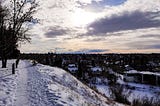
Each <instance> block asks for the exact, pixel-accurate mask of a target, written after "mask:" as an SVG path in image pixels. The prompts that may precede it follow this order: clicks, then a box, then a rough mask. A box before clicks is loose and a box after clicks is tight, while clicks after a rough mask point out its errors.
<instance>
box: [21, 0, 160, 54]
mask: <svg viewBox="0 0 160 106" xmlns="http://www.w3.org/2000/svg"><path fill="white" fill-rule="evenodd" d="M39 3H40V7H39V8H40V9H39V11H38V12H37V13H36V14H35V17H37V18H39V19H40V23H39V24H35V25H34V26H33V27H32V30H31V34H32V35H33V36H32V41H31V44H25V45H22V46H21V47H20V50H21V51H22V52H43V53H44V52H51V51H52V52H54V51H55V50H56V51H57V52H60V53H62V52H67V53H68V52H73V53H82V52H85V53H93V52H94V53H111V52H114V53H134V52H138V53H139V52H141V53H152V52H160V0H39Z"/></svg>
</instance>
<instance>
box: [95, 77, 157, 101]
mask: <svg viewBox="0 0 160 106" xmlns="http://www.w3.org/2000/svg"><path fill="white" fill-rule="evenodd" d="M117 82H118V83H119V84H123V85H126V86H128V90H130V91H131V94H130V96H129V98H128V100H129V101H130V102H132V101H133V100H134V99H143V98H144V97H148V98H152V97H153V98H155V99H156V97H157V96H159V95H160V87H157V86H152V85H146V84H137V83H130V82H129V83H127V82H124V81H123V80H121V79H118V81H117ZM95 86H96V88H97V90H98V91H99V92H100V93H102V94H105V96H107V97H109V98H111V96H110V94H111V91H110V90H109V85H107V84H96V85H95Z"/></svg>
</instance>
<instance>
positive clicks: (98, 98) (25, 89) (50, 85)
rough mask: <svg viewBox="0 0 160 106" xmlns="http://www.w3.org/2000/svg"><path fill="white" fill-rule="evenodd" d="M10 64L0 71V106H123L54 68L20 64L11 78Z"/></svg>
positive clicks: (26, 61)
mask: <svg viewBox="0 0 160 106" xmlns="http://www.w3.org/2000/svg"><path fill="white" fill-rule="evenodd" d="M13 62H14V60H10V61H9V62H8V68H5V69H2V68H0V106H123V105H122V104H118V103H116V102H114V101H111V100H109V99H107V98H105V97H103V96H102V95H101V94H98V93H96V92H95V91H93V90H92V89H90V88H89V87H88V86H86V85H84V84H83V83H81V82H80V81H78V80H77V79H76V78H75V77H74V76H72V75H71V74H69V73H68V72H66V71H64V70H62V69H59V68H56V67H50V66H46V65H42V64H37V65H33V63H31V62H30V61H29V60H23V61H20V63H19V66H18V68H17V69H16V74H15V75H12V74H11V64H12V63H13Z"/></svg>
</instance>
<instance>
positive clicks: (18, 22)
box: [0, 0, 38, 68]
mask: <svg viewBox="0 0 160 106" xmlns="http://www.w3.org/2000/svg"><path fill="white" fill-rule="evenodd" d="M37 6H38V4H37V2H36V1H35V0H10V3H9V4H8V6H6V7H5V6H2V3H1V2H0V59H1V60H2V68H6V65H7V59H9V58H16V57H18V54H19V53H20V51H19V50H18V49H17V48H18V45H19V43H21V42H26V41H27V42H29V41H30V40H31V39H30V36H29V34H27V32H28V30H29V24H31V23H32V22H33V20H35V19H34V18H33V14H34V13H35V12H36V11H37Z"/></svg>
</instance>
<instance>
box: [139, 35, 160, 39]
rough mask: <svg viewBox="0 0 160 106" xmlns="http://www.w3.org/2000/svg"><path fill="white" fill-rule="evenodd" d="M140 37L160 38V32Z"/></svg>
mask: <svg viewBox="0 0 160 106" xmlns="http://www.w3.org/2000/svg"><path fill="white" fill-rule="evenodd" d="M140 38H156V39H160V34H149V35H141V36H140Z"/></svg>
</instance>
